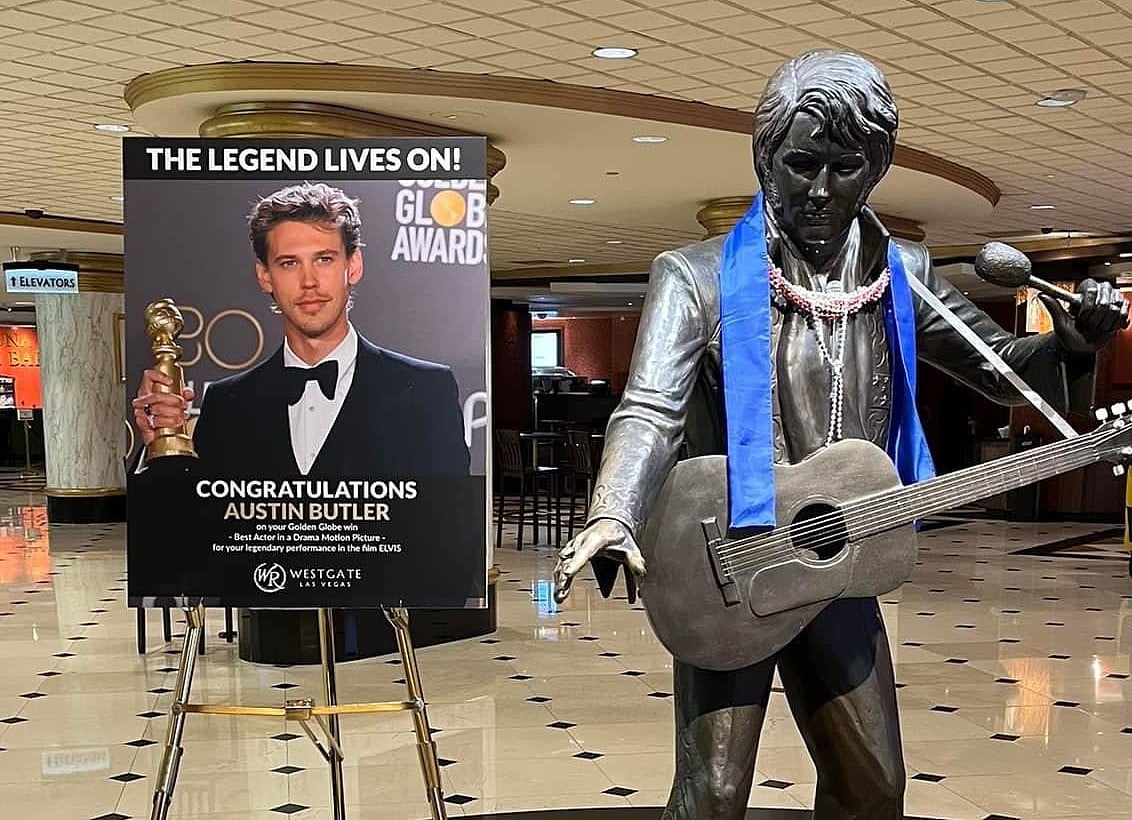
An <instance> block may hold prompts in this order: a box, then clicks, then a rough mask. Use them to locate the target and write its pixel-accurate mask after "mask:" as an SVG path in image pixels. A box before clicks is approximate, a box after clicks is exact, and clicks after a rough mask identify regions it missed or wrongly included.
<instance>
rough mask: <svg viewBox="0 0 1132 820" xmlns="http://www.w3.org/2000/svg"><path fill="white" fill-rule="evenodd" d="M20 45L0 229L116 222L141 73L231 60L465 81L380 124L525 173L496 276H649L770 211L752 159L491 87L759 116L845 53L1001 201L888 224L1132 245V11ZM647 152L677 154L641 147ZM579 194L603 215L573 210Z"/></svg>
mask: <svg viewBox="0 0 1132 820" xmlns="http://www.w3.org/2000/svg"><path fill="white" fill-rule="evenodd" d="M0 36H3V38H4V42H5V49H4V51H3V54H2V58H3V70H0V112H2V114H3V121H4V122H5V129H4V131H3V132H0V167H3V168H4V173H5V185H4V189H3V191H2V192H0V210H3V211H22V210H24V209H26V208H37V209H41V210H43V211H46V212H47V213H49V214H53V215H64V216H71V217H81V218H88V219H97V220H113V221H116V220H120V219H121V214H122V210H121V205H120V203H117V202H114V201H112V200H111V197H113V196H116V195H118V194H120V192H121V182H120V159H119V150H120V149H119V142H120V138H119V137H115V136H106V135H103V134H100V133H98V132H95V131H94V130H93V129H92V125H93V124H94V123H96V122H111V121H113V122H125V123H130V124H132V125H134V126H135V129H136V130H139V131H141V132H143V133H144V132H145V127H147V126H152V125H153V123H149V122H147V121H146V120H147V118H146V117H141V119H142V120H143V122H142V123H140V124H139V122H138V120H137V119H135V115H134V112H132V111H131V110H130V108H129V106H128V105H127V103H126V102H125V99H124V96H123V91H124V87H125V85H126V84H127V83H129V82H130V81H131V80H133V79H134V78H136V77H137V76H139V75H141V74H144V73H148V72H156V71H161V70H164V69H171V68H176V67H179V66H185V65H201V64H208V63H217V62H231V61H292V62H294V61H298V62H331V63H341V64H348V65H372V66H386V67H396V68H407V69H433V70H438V71H443V72H450V73H456V74H462V75H466V82H467V88H465V89H462V90H461V91H460V93H459V94H453V95H451V96H449V97H444V96H439V95H438V96H435V97H432V98H429V99H425V98H421V97H419V96H410V95H397V94H391V93H385V94H374V95H371V96H370V97H369V98H368V99H367V100H366V104H367V105H369V106H372V107H373V108H374V110H380V111H382V112H383V113H389V114H397V115H401V116H412V117H414V118H418V119H422V118H429V117H432V118H435V119H437V120H438V121H441V122H444V123H446V124H449V125H455V126H456V127H460V128H464V129H467V130H475V131H482V132H484V133H487V134H488V135H489V136H490V137H491V138H492V140H493V142H494V143H495V144H497V145H498V146H499V147H500V148H501V149H503V150H504V151H505V152H506V153H507V154H508V159H509V162H508V167H507V168H506V169H505V170H504V171H503V172H501V173H500V174H499V176H498V177H497V179H496V182H497V184H498V185H499V187H500V188H501V189H502V196H501V198H500V200H499V202H498V203H497V204H496V205H495V206H493V212H492V216H493V234H492V251H493V264H495V265H496V266H497V267H501V268H506V267H513V266H516V265H519V264H520V263H522V262H524V261H531V260H545V261H555V262H565V261H566V260H567V259H568V258H585V259H586V260H587V262H588V263H596V264H602V263H621V264H627V263H632V262H647V260H648V259H649V258H651V256H652V255H654V254H655V253H656V252H658V251H660V250H663V249H664V248H666V247H671V246H673V245H678V244H683V243H685V242H688V241H693V240H695V239H696V238H698V237H699V236H700V235H701V232H700V229H699V226H698V225H697V224H696V222H695V212H696V210H697V208H698V207H699V205H700V204H701V203H702V202H703V201H704V200H706V199H708V198H711V197H715V196H723V195H738V194H745V193H749V192H750V191H751V189H752V187H753V180H752V175H751V172H750V166H749V154H748V145H747V142H746V138H745V137H743V136H742V135H740V134H736V133H722V132H720V131H718V130H714V129H710V128H697V127H695V125H690V124H683V125H672V124H670V123H661V122H660V121H659V120H658V119H656V118H653V119H651V120H650V118H648V117H644V118H642V117H637V118H635V119H632V120H630V119H628V118H620V117H617V116H613V115H610V114H596V113H592V112H591V113H580V112H568V111H563V110H560V109H556V108H551V107H547V106H545V105H543V106H539V105H531V104H518V103H509V102H501V101H498V100H485V99H476V91H475V88H476V85H477V83H476V75H491V76H494V77H513V78H522V79H527V80H542V81H551V82H554V83H557V84H569V85H574V86H582V87H587V88H600V89H608V90H610V91H615V92H633V93H637V94H644V95H652V97H654V98H657V99H658V100H659V99H660V98H667V99H676V100H683V101H689V102H697V103H706V104H710V105H712V106H716V107H721V108H729V109H740V110H744V109H745V110H749V109H750V108H751V106H752V104H753V102H754V100H755V99H756V98H757V96H758V94H759V93H760V92H761V90H762V87H763V85H764V83H765V80H766V78H767V77H768V76H769V74H770V73H771V72H772V71H773V70H774V69H775V68H776V67H777V66H778V65H779V64H780V63H781V62H782V61H783V60H784V59H786V58H788V57H790V56H793V55H795V54H797V53H799V52H801V51H804V50H806V49H810V48H815V47H833V48H845V49H852V50H856V51H860V52H862V53H864V54H866V55H867V56H869V57H870V58H872V59H874V60H875V61H876V62H877V63H878V64H879V65H880V66H881V67H882V69H883V70H884V71H885V72H886V74H887V75H888V78H889V81H890V83H891V84H892V86H893V88H894V90H895V92H896V95H897V98H898V100H899V102H900V106H901V113H902V127H901V134H900V140H901V143H902V144H904V145H906V146H909V147H911V148H915V149H920V150H921V151H924V152H928V153H930V154H932V155H934V156H936V157H940V158H943V159H947V160H951V161H953V162H956V163H959V164H960V165H963V166H966V167H969V168H971V169H973V170H974V171H977V172H979V173H981V174H982V175H984V176H986V177H988V178H989V179H990V180H992V181H993V182H994V183H995V185H997V187H998V188H999V189H1000V190H1001V193H1002V197H1001V200H1000V201H999V202H998V204H997V206H996V207H994V208H993V209H992V208H991V207H990V205H989V203H986V202H985V200H980V199H978V198H972V197H968V196H966V195H964V194H963V193H962V192H956V191H952V190H950V189H949V188H947V187H945V186H944V185H941V184H940V183H939V180H938V179H935V178H926V179H921V178H919V177H924V176H926V175H919V176H917V172H915V171H908V170H906V169H897V170H895V171H894V172H893V175H892V180H891V181H890V182H888V183H886V184H887V185H888V186H889V187H888V190H885V189H880V190H878V192H877V196H878V203H877V204H878V205H880V206H881V207H882V208H883V209H886V210H889V211H890V212H892V213H894V214H895V215H900V216H908V217H910V218H914V219H918V220H920V221H922V223H923V225H924V227H925V229H926V230H927V233H928V242H929V244H935V245H949V244H961V243H975V242H980V241H983V240H985V239H986V238H988V237H992V236H1003V235H1024V234H1032V233H1035V232H1037V231H1038V230H1039V229H1040V228H1042V227H1052V228H1056V229H1058V230H1073V231H1087V232H1093V233H1101V234H1121V233H1124V232H1126V231H1128V230H1129V229H1130V228H1132V224H1130V223H1132V219H1130V217H1129V212H1130V209H1132V0H1025V2H1021V0H1005V1H1004V2H987V1H986V0H852V2H849V1H848V0H694V1H693V2H687V1H686V0H553V1H552V0H460V2H449V1H447V0H445V1H443V2H440V1H437V2H432V1H430V0H425V1H424V2H422V0H315V1H314V2H311V1H310V0H263V1H262V2H258V1H256V0H174V1H172V2H171V1H170V0H161V1H160V2H157V1H155V0H82V2H77V1H75V0H35V2H16V1H15V0H0ZM599 45H623V46H629V47H633V48H637V49H639V50H640V53H639V55H638V56H637V57H636V58H634V59H631V60H622V61H611V60H600V59H597V58H595V57H593V56H591V55H590V51H591V49H592V48H593V47H595V46H599ZM1064 88H1079V89H1083V90H1086V91H1087V92H1088V96H1087V98H1086V99H1085V100H1084V101H1082V102H1080V103H1078V104H1077V105H1075V106H1073V107H1072V108H1068V109H1044V108H1039V107H1037V106H1036V105H1035V104H1034V103H1035V101H1036V100H1037V99H1038V98H1040V97H1042V96H1045V95H1047V94H1049V93H1051V92H1054V91H1057V90H1059V89H1064ZM265 97H266V95H258V96H257V97H256V98H257V99H261V98H265ZM330 97H331V99H335V100H336V101H340V102H343V104H347V103H345V102H344V101H342V100H338V99H337V98H334V97H333V95H330ZM241 99H249V97H248V96H247V95H244V96H243V97H241ZM312 99H313V97H312ZM174 113H175V112H174ZM183 113H184V112H182V114H183ZM453 114H455V118H454V119H448V117H449V116H450V115H453ZM194 116H195V115H194ZM190 119H191V117H190ZM157 127H159V128H161V129H162V130H164V126H163V125H162V124H161V123H158V124H157ZM640 132H646V133H657V132H659V133H663V134H666V135H667V136H669V137H670V140H669V142H668V143H665V144H664V145H660V146H640V145H637V144H635V143H632V142H631V141H630V140H629V139H628V137H629V136H631V135H632V133H640ZM609 170H615V171H618V172H619V173H618V175H617V176H609V175H607V174H606V171H609ZM910 175H911V176H910ZM577 196H593V197H594V198H595V199H598V203H597V205H596V206H593V207H591V208H589V209H584V208H577V207H572V206H569V205H568V204H567V200H568V199H570V198H571V197H577ZM980 203H981V204H980ZM1035 204H1042V205H1049V204H1052V205H1055V206H1056V208H1055V209H1054V210H1044V211H1033V210H1031V206H1032V205H1035ZM646 206H647V207H646ZM611 239H612V240H614V241H615V242H616V241H617V240H618V239H620V240H621V242H620V244H608V242H609V240H611ZM4 241H5V242H7V243H8V244H9V245H19V246H28V247H43V246H44V245H45V244H46V245H51V244H52V243H55V244H56V246H61V247H72V248H80V247H83V245H81V244H80V245H76V244H72V243H73V242H74V241H75V239H74V237H67V236H63V235H59V236H57V237H56V236H48V237H44V236H43V235H38V236H35V237H32V236H28V237H27V239H26V240H24V239H22V238H21V237H20V236H19V235H18V229H17V235H16V236H15V237H14V238H13V239H9V238H8V237H7V235H6V236H5V237H4ZM92 241H101V242H104V243H105V242H106V240H105V239H104V238H103V237H101V236H100V237H98V238H97V240H92ZM90 248H91V249H93V244H91V245H90ZM99 249H106V248H102V247H100V248H99Z"/></svg>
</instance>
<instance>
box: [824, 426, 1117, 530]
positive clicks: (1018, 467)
mask: <svg viewBox="0 0 1132 820" xmlns="http://www.w3.org/2000/svg"><path fill="white" fill-rule="evenodd" d="M1094 438H1095V435H1094V434H1088V435H1083V436H1078V437H1076V438H1071V439H1066V440H1065V441H1059V442H1055V443H1053V444H1047V445H1045V446H1043V447H1037V448H1035V449H1033V450H1027V451H1025V452H1021V453H1015V454H1013V455H1009V456H1005V457H1003V458H999V459H995V460H994V461H990V462H987V463H986V464H979V465H976V466H974V467H967V468H966V469H963V470H957V471H956V472H953V473H948V474H947V475H944V476H939V477H938V478H933V479H930V480H928V481H923V482H921V483H919V484H910V485H908V486H905V487H899V488H897V489H895V490H891V491H888V492H884V493H878V494H876V495H872V496H866V497H865V498H861V499H858V500H856V501H853V502H851V503H849V504H846V505H845V506H844V507H843V508H842V514H843V515H844V519H845V523H846V524H847V525H848V527H849V531H850V532H851V533H852V534H853V536H854V537H862V538H863V537H868V536H869V535H875V534H877V533H881V532H885V531H887V530H890V529H894V528H896V527H900V526H904V525H906V524H910V523H911V522H913V521H916V520H917V519H920V518H923V517H925V516H928V515H931V514H933V513H937V512H941V511H943V510H947V509H951V508H952V507H957V506H960V505H962V504H967V503H969V502H971V501H977V500H978V499H980V498H986V497H987V496H991V495H996V494H998V493H1002V492H1007V491H1009V490H1014V489H1017V488H1018V487H1024V486H1026V485H1027V484H1033V483H1035V482H1037V481H1041V480H1043V479H1046V478H1051V477H1052V476H1055V475H1060V474H1061V473H1067V472H1069V471H1071V470H1076V469H1077V468H1079V467H1085V466H1087V465H1089V464H1092V463H1094V462H1095V461H1097V460H1098V459H1099V456H1098V453H1097V443H1096V441H1095V440H1094Z"/></svg>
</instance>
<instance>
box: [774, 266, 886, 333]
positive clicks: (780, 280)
mask: <svg viewBox="0 0 1132 820" xmlns="http://www.w3.org/2000/svg"><path fill="white" fill-rule="evenodd" d="M891 278H892V277H891V275H890V274H889V272H888V268H885V269H884V272H883V273H881V275H880V276H878V277H877V278H876V281H874V282H873V283H872V284H871V285H861V286H860V287H858V288H857V289H856V290H854V291H853V292H852V293H823V292H821V291H817V290H808V289H807V288H803V287H799V286H798V285H795V284H794V283H793V282H790V281H787V279H786V277H785V276H783V275H782V271H781V270H780V269H779V268H777V267H776V266H775V265H773V264H771V265H770V286H771V289H772V290H774V292H775V293H776V294H777V295H778V296H779V297H781V298H782V299H785V300H786V301H787V302H789V303H790V304H791V305H793V306H794V307H795V308H796V309H797V310H798V311H800V312H802V313H805V314H806V315H807V316H813V317H815V318H817V319H825V320H827V321H834V320H836V319H843V318H845V317H846V316H852V315H853V314H854V313H856V312H858V311H859V310H860V309H861V308H863V307H864V306H865V305H870V304H872V303H873V302H878V301H880V298H881V297H882V296H883V295H884V292H885V290H886V289H887V288H888V283H889V280H890V279H891Z"/></svg>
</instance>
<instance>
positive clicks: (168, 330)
mask: <svg viewBox="0 0 1132 820" xmlns="http://www.w3.org/2000/svg"><path fill="white" fill-rule="evenodd" d="M184 326H185V319H184V317H183V316H182V315H181V310H180V308H178V307H177V305H176V303H175V302H174V301H173V300H172V299H158V300H157V301H156V302H150V303H149V304H148V305H147V306H146V308H145V332H146V335H148V336H149V337H150V338H151V339H157V338H169V339H174V338H176V337H177V336H178V335H179V334H180V333H181V330H182V328H184Z"/></svg>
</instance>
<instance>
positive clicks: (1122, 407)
mask: <svg viewBox="0 0 1132 820" xmlns="http://www.w3.org/2000/svg"><path fill="white" fill-rule="evenodd" d="M1112 412H1113V415H1116V416H1123V415H1124V414H1125V413H1127V412H1128V405H1126V404H1125V403H1124V402H1122V401H1118V402H1117V403H1116V404H1114V405H1113V406H1112Z"/></svg>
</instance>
